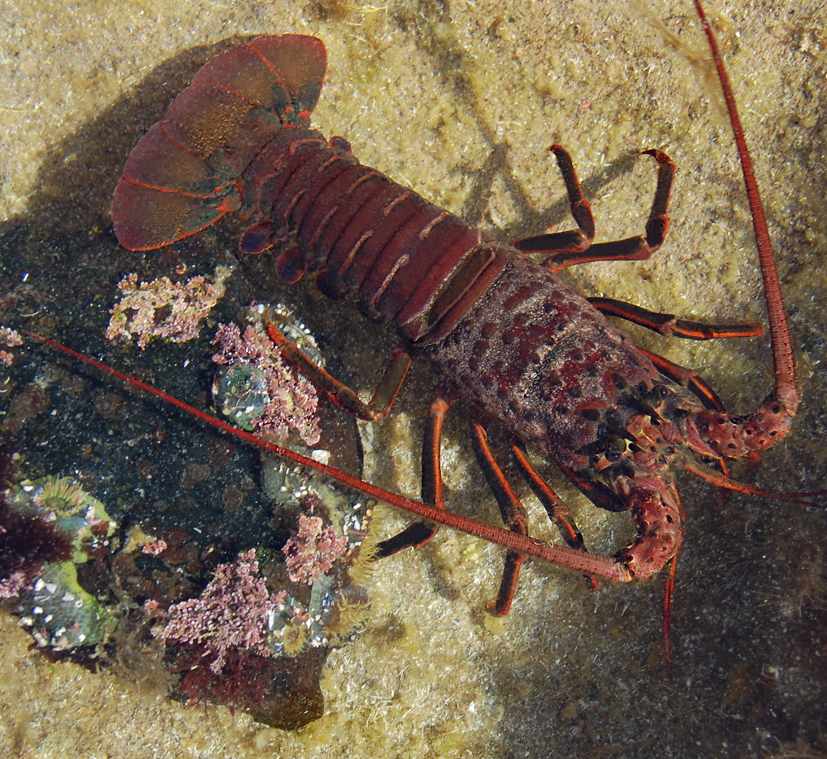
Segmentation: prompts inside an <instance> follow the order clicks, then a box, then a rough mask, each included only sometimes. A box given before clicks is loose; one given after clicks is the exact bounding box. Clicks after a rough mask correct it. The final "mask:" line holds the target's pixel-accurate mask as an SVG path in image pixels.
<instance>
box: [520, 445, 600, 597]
mask: <svg viewBox="0 0 827 759" xmlns="http://www.w3.org/2000/svg"><path fill="white" fill-rule="evenodd" d="M510 445H511V452H512V454H513V455H514V460H515V461H516V463H517V466H518V467H519V469H520V471H521V472H522V474H523V477H524V478H525V480H526V482H527V483H528V485H529V487H530V488H531V490H532V492H533V493H534V495H535V497H536V498H537V500H538V501H540V503H542V504H543V508H545V510H546V513H547V514H548V517H549V519H550V520H551V521H552V523H553V524H555V525H556V526H557V529H558V530H559V531H560V535H562V537H563V540H565V541H566V543H568V545H569V547H570V548H573V549H575V550H576V551H583V552H584V553H585V551H586V544H585V542H584V541H583V535H582V534H581V533H580V530H578V529H577V525H576V524H574V522H573V521H572V520H570V519H569V518H568V516H566V513H565V511H566V506H565V504H564V503H563V501H562V500H561V499H560V497H559V496H558V495H557V493H555V492H554V491H553V490H552V489H551V487H550V486H549V484H548V483H547V482H546V481H545V480H544V479H543V478H542V477H541V476H540V473H539V472H538V471H537V470H536V469H535V468H534V466H533V465H532V463H531V462H530V461H529V460H528V455H527V454H526V449H525V445H523V443H522V442H521V441H519V440H517V439H516V438H513V437H512V438H511V442H510ZM586 581H587V583H588V586H589V590H597V588H598V587H599V585H598V582H597V580H596V579H595V578H594V577H589V576H588V575H586Z"/></svg>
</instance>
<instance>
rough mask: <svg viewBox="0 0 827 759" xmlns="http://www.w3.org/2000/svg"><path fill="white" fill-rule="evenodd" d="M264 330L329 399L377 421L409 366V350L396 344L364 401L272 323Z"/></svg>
mask: <svg viewBox="0 0 827 759" xmlns="http://www.w3.org/2000/svg"><path fill="white" fill-rule="evenodd" d="M267 334H268V335H269V336H270V339H271V340H272V341H273V343H274V344H275V345H276V346H277V347H278V349H279V350H280V351H281V353H282V355H283V356H284V357H285V359H287V361H290V362H291V363H293V364H296V365H297V366H298V367H299V368H300V370H301V371H302V373H303V374H304V375H305V376H307V378H308V379H309V380H311V381H312V382H313V383H314V384H315V385H316V387H318V388H319V389H320V390H321V391H322V392H324V393H325V395H327V397H328V398H329V399H330V401H331V402H332V403H334V404H335V405H336V406H339V407H340V408H343V409H344V410H345V411H347V412H349V413H350V414H353V416H355V417H357V418H358V419H363V420H364V421H366V422H377V421H379V420H380V419H384V418H385V417H386V416H387V415H388V414H389V413H390V411H391V409H392V408H393V404H394V403H395V401H396V396H397V395H399V391H400V390H401V389H402V385H403V383H404V382H405V377H406V376H407V375H408V370H409V369H410V368H411V355H410V353H408V351H406V350H405V348H404V347H402V346H397V347H396V348H395V349H394V351H393V353H392V354H391V360H390V362H389V363H388V366H387V368H386V369H385V373H384V375H382V379H381V380H380V381H379V384H378V385H377V387H376V391H375V392H374V394H373V398H371V400H370V402H369V403H364V402H363V401H362V400H361V399H360V398H359V396H358V395H357V394H356V392H355V391H354V390H352V389H351V388H349V387H348V386H347V385H345V384H344V383H342V382H339V380H337V379H336V378H335V377H333V376H332V375H331V374H329V373H328V372H326V371H325V370H324V369H322V367H320V366H319V365H318V364H317V363H316V362H315V361H313V360H312V359H311V358H309V357H308V356H307V354H305V352H304V351H303V350H302V349H301V348H299V346H298V345H296V344H295V343H294V342H292V341H290V340H288V339H287V338H286V337H285V336H284V335H282V334H281V332H280V331H279V329H278V327H276V326H275V325H274V324H271V323H268V324H267Z"/></svg>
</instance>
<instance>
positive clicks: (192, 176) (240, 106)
mask: <svg viewBox="0 0 827 759" xmlns="http://www.w3.org/2000/svg"><path fill="white" fill-rule="evenodd" d="M325 68H326V55H325V49H324V45H323V44H322V42H321V41H320V40H318V39H316V38H315V37H306V36H303V35H296V34H286V35H283V36H281V37H259V38H258V39H256V40H254V41H253V42H252V43H251V44H249V45H245V46H244V47H241V48H236V49H235V50H230V51H228V52H226V53H223V54H222V55H219V56H218V57H217V58H215V59H214V60H212V61H210V62H209V63H208V64H207V65H206V66H204V67H203V68H202V69H201V70H200V71H199V72H198V73H197V74H196V75H195V78H194V79H193V81H192V84H191V85H190V86H189V87H187V89H186V90H184V91H183V92H182V93H181V94H180V95H179V96H178V97H177V98H175V100H173V101H172V103H171V104H170V106H169V108H168V109H167V111H166V113H165V114H164V118H163V119H162V120H161V121H160V122H159V123H157V124H156V125H155V126H153V127H152V128H151V129H150V130H149V132H147V133H146V135H144V137H143V138H142V139H141V140H140V142H138V144H137V145H136V147H135V149H134V150H133V151H132V154H131V155H130V157H129V160H128V161H127V164H126V167H125V168H124V172H123V176H122V177H121V181H120V182H119V183H118V187H117V189H116V190H115V197H114V200H113V203H112V218H113V221H114V224H115V234H116V235H117V237H118V240H119V241H120V243H121V245H123V246H124V247H125V248H128V249H129V250H150V249H152V248H160V247H162V246H164V245H168V244H170V243H172V242H175V241H176V240H180V239H181V238H183V237H188V236H189V235H193V234H196V233H197V232H200V231H201V230H202V229H204V228H205V227H208V226H209V225H210V224H212V223H214V222H215V221H217V220H218V219H220V218H221V217H222V216H223V215H224V214H225V213H228V212H230V211H236V210H238V208H240V206H241V198H240V195H239V187H238V185H239V182H240V179H241V175H242V174H243V172H244V170H245V169H246V168H247V166H248V165H249V164H250V162H251V161H252V160H253V159H254V158H255V157H256V156H257V155H258V154H259V152H260V151H261V149H262V147H263V146H264V145H266V144H267V143H268V142H269V141H270V140H271V139H272V138H273V135H274V134H275V133H276V132H278V131H279V130H281V129H284V128H291V127H303V128H306V127H307V126H309V124H310V112H311V111H312V110H313V108H314V106H315V105H316V102H317V100H318V98H319V92H320V91H321V88H322V82H323V80H324V74H325Z"/></svg>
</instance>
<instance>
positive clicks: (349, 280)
mask: <svg viewBox="0 0 827 759" xmlns="http://www.w3.org/2000/svg"><path fill="white" fill-rule="evenodd" d="M333 145H334V147H331V146H329V145H328V144H327V142H326V141H325V140H324V138H323V137H322V136H321V135H320V134H319V133H318V132H312V131H308V130H298V129H293V130H285V131H284V132H282V133H280V134H278V135H277V136H276V137H275V139H274V140H273V141H272V142H271V143H270V144H269V145H268V146H267V147H266V148H265V150H264V151H263V152H262V153H261V155H259V156H258V157H257V158H256V160H255V161H253V163H252V164H251V165H250V166H249V168H248V169H247V170H246V171H245V173H244V176H243V183H242V196H243V199H244V206H245V207H244V211H245V212H246V214H248V215H250V216H252V217H253V219H256V218H265V219H267V220H268V221H267V222H264V224H263V225H262V224H259V225H255V226H254V227H252V228H251V230H249V231H248V233H247V234H246V235H245V238H244V240H242V249H243V250H246V251H247V252H256V251H257V250H261V249H264V248H265V247H267V246H268V245H269V244H279V245H282V246H285V245H286V249H285V251H284V252H283V253H282V254H281V256H280V258H279V261H278V264H277V267H278V271H279V274H280V275H281V276H282V278H284V279H285V280H287V281H296V280H298V279H299V278H300V277H301V276H302V275H303V274H304V273H305V272H320V275H319V277H318V279H317V282H318V284H319V287H320V289H321V290H322V291H323V292H324V293H325V294H327V295H329V296H330V297H333V298H337V299H341V298H348V299H354V300H357V301H358V304H359V308H360V310H361V311H362V313H363V314H365V315H366V316H367V317H368V318H370V319H372V320H374V321H376V322H379V323H381V324H391V323H393V325H394V326H395V327H396V329H397V330H398V331H399V332H400V334H402V335H403V336H405V337H407V338H409V339H411V340H415V341H417V340H419V341H423V342H432V341H434V340H438V339H439V338H440V337H442V336H444V335H445V334H447V333H448V332H450V330H451V329H452V328H453V327H454V326H455V325H456V323H457V322H458V321H459V320H460V319H461V318H462V316H463V315H464V314H465V313H466V312H467V310H468V308H470V307H471V306H472V305H473V303H474V302H476V300H477V299H478V298H479V297H480V295H481V294H482V293H483V292H484V291H485V290H486V289H487V287H488V286H489V285H490V284H491V283H492V282H493V281H494V279H495V278H496V277H497V275H498V274H499V273H500V272H501V271H502V269H503V267H504V266H505V263H506V261H507V258H508V248H506V247H505V246H502V245H499V244H498V243H496V242H495V241H493V240H492V239H491V238H488V237H486V236H484V235H483V234H482V233H481V232H479V231H478V230H475V229H471V228H470V227H468V226H467V225H466V224H465V223H464V222H462V221H461V220H460V219H458V218H457V217H456V216H454V215H452V214H450V213H448V212H447V211H445V210H444V209H442V208H440V207H438V206H436V205H434V204H433V203H429V202H427V201H426V200H424V199H423V198H422V197H420V196H419V195H418V194H417V193H415V192H414V191H413V190H409V189H407V188H405V187H402V186H401V185H398V184H397V183H396V182H394V181H392V180H390V179H388V178H387V177H386V176H385V175H384V174H382V173H380V172H378V171H376V170H375V169H371V168H368V167H366V166H362V165H361V164H359V162H358V161H357V160H356V159H355V158H354V157H353V156H352V155H351V154H350V152H349V151H347V150H346V149H344V147H345V146H346V143H344V141H341V142H339V141H337V140H336V138H334V140H333ZM339 145H342V147H339Z"/></svg>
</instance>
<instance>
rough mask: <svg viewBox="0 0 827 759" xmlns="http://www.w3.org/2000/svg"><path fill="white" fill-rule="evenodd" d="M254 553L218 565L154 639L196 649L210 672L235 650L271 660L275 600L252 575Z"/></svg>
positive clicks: (174, 610)
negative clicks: (269, 636)
mask: <svg viewBox="0 0 827 759" xmlns="http://www.w3.org/2000/svg"><path fill="white" fill-rule="evenodd" d="M255 555H256V552H255V549H252V550H250V551H247V552H246V553H242V554H239V557H238V561H236V562H235V563H234V564H219V565H218V566H217V567H216V569H215V574H214V575H213V578H212V580H210V583H209V585H207V587H206V588H205V589H204V592H203V593H202V594H201V595H200V596H199V597H198V598H193V599H191V600H189V601H184V602H182V603H179V604H174V605H172V606H170V607H169V611H168V614H169V620H168V621H167V624H166V626H165V627H164V628H163V629H161V630H159V631H158V632H157V633H156V637H158V638H160V639H161V641H162V642H163V643H164V644H166V643H167V642H169V641H172V642H174V643H179V644H182V645H184V646H189V647H192V648H195V649H197V650H198V651H199V652H200V653H201V656H202V658H203V659H205V660H208V661H209V666H210V669H211V670H212V671H213V672H214V673H215V674H219V673H220V672H221V671H222V669H223V668H224V665H225V664H226V663H227V656H228V655H229V654H231V653H234V652H237V651H249V652H252V653H254V654H257V655H258V656H264V657H267V656H270V655H271V651H270V647H269V645H268V640H267V634H268V628H267V620H268V615H269V614H270V613H271V611H272V610H273V608H274V607H275V605H276V602H277V600H278V599H277V598H275V597H274V598H271V597H270V593H269V591H268V590H267V587H266V585H265V584H264V580H263V579H262V578H260V577H256V576H255V575H256V573H257V572H258V561H256V558H255Z"/></svg>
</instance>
